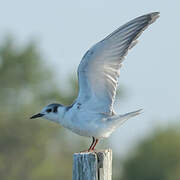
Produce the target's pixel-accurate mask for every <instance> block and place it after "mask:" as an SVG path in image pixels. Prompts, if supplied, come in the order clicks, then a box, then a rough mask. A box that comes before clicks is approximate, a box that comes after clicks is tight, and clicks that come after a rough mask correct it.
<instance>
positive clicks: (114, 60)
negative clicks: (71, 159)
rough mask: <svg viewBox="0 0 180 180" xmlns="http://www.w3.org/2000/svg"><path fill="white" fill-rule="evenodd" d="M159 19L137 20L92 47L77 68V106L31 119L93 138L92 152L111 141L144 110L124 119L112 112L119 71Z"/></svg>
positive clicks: (60, 107) (57, 106) (154, 15)
mask: <svg viewBox="0 0 180 180" xmlns="http://www.w3.org/2000/svg"><path fill="white" fill-rule="evenodd" d="M158 17H159V12H154V13H150V14H146V15H143V16H140V17H138V18H135V19H133V20H131V21H130V22H128V23H126V24H124V25H123V26H121V27H119V28H118V29H117V30H115V31H114V32H113V33H111V34H110V35H108V36H107V37H106V38H104V39H103V40H101V41H100V42H98V43H97V44H95V45H94V46H92V47H91V48H90V49H89V50H88V51H87V52H86V53H85V55H84V56H83V58H82V60H81V63H80V65H79V67H78V80H79V94H78V97H77V98H76V100H75V101H74V103H73V104H72V105H71V106H63V105H61V104H50V105H48V106H46V107H44V108H43V109H42V111H41V112H40V113H38V114H36V115H34V116H32V117H31V119H33V118H38V117H43V118H45V119H48V120H51V121H53V122H56V123H59V124H60V125H62V126H63V127H65V128H67V129H69V130H71V131H72V132H74V133H76V134H79V135H81V136H86V137H92V138H93V142H92V144H91V146H90V147H89V149H88V151H91V150H94V148H95V146H96V144H97V142H98V140H99V139H101V138H107V137H109V136H110V135H111V133H112V132H113V131H114V130H115V129H116V128H117V127H118V126H120V125H121V124H122V123H123V122H125V121H126V120H127V119H129V118H131V117H133V116H136V115H138V114H140V113H141V109H140V110H137V111H133V112H130V113H126V114H123V115H118V114H116V113H115V112H114V110H113V104H114V100H115V95H116V89H117V84H118V78H119V69H120V67H121V65H122V62H123V59H124V56H125V55H126V54H127V52H128V50H129V49H130V48H132V47H133V46H134V45H135V44H136V43H137V38H138V37H139V36H140V34H141V33H142V32H143V31H144V30H145V29H146V28H147V27H148V26H149V25H150V24H151V23H153V22H154V21H155V20H156V19H157V18H158Z"/></svg>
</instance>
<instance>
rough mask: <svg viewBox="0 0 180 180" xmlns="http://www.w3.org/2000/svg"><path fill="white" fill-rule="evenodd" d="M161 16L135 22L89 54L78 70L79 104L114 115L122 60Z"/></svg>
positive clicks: (89, 51)
mask: <svg viewBox="0 0 180 180" xmlns="http://www.w3.org/2000/svg"><path fill="white" fill-rule="evenodd" d="M158 17H159V13H158V12H154V13H151V14H147V15H144V16H141V17H138V18H136V19H133V20H132V21H130V22H128V23H126V24H125V25H123V26H121V27H120V28H118V29H117V30H115V31H114V32H113V33H111V34H110V35H109V36H107V37H106V38H105V39H103V40H102V41H100V42H98V43H97V44H95V45H94V46H93V47H92V48H90V49H89V50H88V51H87V52H86V54H85V55H84V57H83V58H82V60H81V63H80V65H79V67H78V79H79V94H78V98H77V101H78V102H81V103H84V102H88V103H90V104H91V106H90V107H89V108H91V109H92V108H94V109H96V110H97V111H100V112H102V113H112V106H113V103H114V99H115V95H116V88H117V83H118V77H119V69H120V67H121V63H122V61H123V58H124V56H125V55H126V54H127V52H128V50H129V49H130V48H131V47H132V46H134V45H135V44H136V39H137V38H138V37H139V36H140V34H141V33H142V32H143V31H144V30H145V29H146V28H147V27H148V25H150V24H151V23H153V22H154V21H155V20H156V19H157V18H158Z"/></svg>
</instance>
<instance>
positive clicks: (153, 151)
mask: <svg viewBox="0 0 180 180" xmlns="http://www.w3.org/2000/svg"><path fill="white" fill-rule="evenodd" d="M179 139H180V131H179V126H176V127H171V128H167V129H157V130H156V131H155V132H154V133H153V135H151V136H150V137H148V138H146V139H145V140H143V141H142V142H141V143H140V144H139V145H138V146H137V148H136V150H135V151H133V152H132V154H131V155H130V157H129V158H128V159H127V160H126V161H125V163H124V171H123V172H124V173H123V178H122V180H139V179H141V180H179V179H180V171H179V168H180V153H179V149H180V141H179Z"/></svg>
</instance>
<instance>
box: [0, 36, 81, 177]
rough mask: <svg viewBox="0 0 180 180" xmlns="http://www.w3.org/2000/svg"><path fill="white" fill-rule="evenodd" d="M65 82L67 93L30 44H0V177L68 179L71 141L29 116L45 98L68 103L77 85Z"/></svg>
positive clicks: (46, 122)
mask: <svg viewBox="0 0 180 180" xmlns="http://www.w3.org/2000/svg"><path fill="white" fill-rule="evenodd" d="M71 80H72V78H71V77H70V81H71ZM73 82H74V81H73ZM71 85H72V86H73V91H72V92H71V95H70V96H68V95H69V94H67V93H65V92H64V91H62V90H61V89H59V88H58V87H57V86H56V84H55V82H54V79H53V73H52V72H51V71H50V70H49V69H48V68H47V67H46V66H45V62H44V59H43V58H42V56H41V53H40V51H39V50H38V48H37V47H36V45H35V43H33V42H30V43H28V44H27V45H25V46H23V47H22V46H18V45H17V44H16V42H15V41H14V40H13V39H12V38H6V39H5V40H4V42H3V43H2V44H1V45H0V109H1V111H0V179H3V180H11V179H14V180H15V179H17V180H21V179H22V180H24V179H26V180H28V179H29V180H33V179H39V180H41V179H43V180H45V179H47V180H49V179H71V166H72V150H71V149H72V148H70V147H72V145H71V146H70V144H67V143H66V138H65V135H64V133H65V132H64V130H63V129H61V128H60V127H59V126H58V125H56V124H53V123H50V122H48V121H41V120H37V121H32V120H30V119H29V117H30V116H31V115H32V114H33V113H35V112H37V110H41V108H42V107H43V106H44V105H45V104H47V103H49V102H50V100H51V99H56V100H57V101H59V102H62V103H64V104H69V103H71V102H72V101H73V98H74V97H76V94H77V84H76V83H72V82H71ZM52 87H53V88H52ZM78 143H80V142H78ZM50 152H51V153H50ZM60 162H63V163H62V164H61V163H60Z"/></svg>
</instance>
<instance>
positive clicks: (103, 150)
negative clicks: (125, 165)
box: [74, 149, 112, 155]
mask: <svg viewBox="0 0 180 180" xmlns="http://www.w3.org/2000/svg"><path fill="white" fill-rule="evenodd" d="M99 153H112V149H100V150H96V149H95V150H94V151H89V152H88V151H81V152H76V153H74V155H85V154H86V155H88V154H99Z"/></svg>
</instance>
